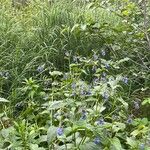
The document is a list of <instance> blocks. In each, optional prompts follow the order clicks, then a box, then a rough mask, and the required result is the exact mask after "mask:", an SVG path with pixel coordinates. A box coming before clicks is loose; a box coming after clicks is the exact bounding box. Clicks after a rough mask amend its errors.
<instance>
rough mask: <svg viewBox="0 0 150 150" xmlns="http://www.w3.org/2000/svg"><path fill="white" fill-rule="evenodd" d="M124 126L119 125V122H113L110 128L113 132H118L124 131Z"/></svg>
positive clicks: (122, 124)
mask: <svg viewBox="0 0 150 150" xmlns="http://www.w3.org/2000/svg"><path fill="white" fill-rule="evenodd" d="M125 127H126V126H125V124H124V123H120V122H115V123H114V125H113V126H112V130H113V131H114V132H118V131H120V130H124V129H125Z"/></svg>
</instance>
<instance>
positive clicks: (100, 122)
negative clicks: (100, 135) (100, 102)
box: [96, 118, 105, 125]
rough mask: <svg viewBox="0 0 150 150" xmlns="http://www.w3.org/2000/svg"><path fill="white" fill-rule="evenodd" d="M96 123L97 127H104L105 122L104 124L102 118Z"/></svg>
mask: <svg viewBox="0 0 150 150" xmlns="http://www.w3.org/2000/svg"><path fill="white" fill-rule="evenodd" d="M96 123H97V125H104V123H105V122H104V119H103V118H101V119H99V120H98V121H96Z"/></svg>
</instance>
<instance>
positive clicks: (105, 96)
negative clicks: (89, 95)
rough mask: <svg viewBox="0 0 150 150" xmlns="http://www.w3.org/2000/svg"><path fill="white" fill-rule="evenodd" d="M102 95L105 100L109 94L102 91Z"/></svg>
mask: <svg viewBox="0 0 150 150" xmlns="http://www.w3.org/2000/svg"><path fill="white" fill-rule="evenodd" d="M102 96H103V98H104V99H105V100H107V99H108V98H109V94H108V93H107V92H104V93H103V94H102Z"/></svg>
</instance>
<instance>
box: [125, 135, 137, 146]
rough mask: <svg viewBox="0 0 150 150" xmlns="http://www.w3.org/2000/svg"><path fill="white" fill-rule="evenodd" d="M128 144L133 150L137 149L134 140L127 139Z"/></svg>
mask: <svg viewBox="0 0 150 150" xmlns="http://www.w3.org/2000/svg"><path fill="white" fill-rule="evenodd" d="M127 144H128V145H130V146H131V147H132V148H136V146H137V142H136V141H135V140H134V139H133V138H129V137H127Z"/></svg>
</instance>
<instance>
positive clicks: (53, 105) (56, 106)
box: [48, 101, 66, 110]
mask: <svg viewBox="0 0 150 150" xmlns="http://www.w3.org/2000/svg"><path fill="white" fill-rule="evenodd" d="M65 105H66V103H65V102H63V101H53V102H51V103H50V106H49V108H48V109H49V110H53V109H59V108H62V107H64V106H65Z"/></svg>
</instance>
